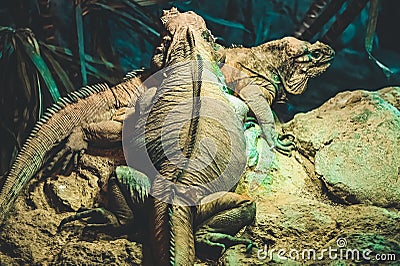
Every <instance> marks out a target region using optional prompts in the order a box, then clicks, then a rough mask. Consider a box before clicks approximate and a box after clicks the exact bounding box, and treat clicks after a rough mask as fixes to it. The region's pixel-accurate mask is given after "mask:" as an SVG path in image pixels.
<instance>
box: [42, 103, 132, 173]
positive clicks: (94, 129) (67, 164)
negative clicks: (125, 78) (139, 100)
mask: <svg viewBox="0 0 400 266" xmlns="http://www.w3.org/2000/svg"><path fill="white" fill-rule="evenodd" d="M133 114H134V108H130V109H128V112H127V109H126V108H120V109H118V110H116V112H115V113H114V115H113V117H112V118H110V119H109V120H102V121H99V122H93V123H88V124H85V125H82V126H79V127H76V128H75V129H74V130H73V131H72V133H71V134H70V135H69V136H68V137H67V138H66V139H65V140H63V142H62V143H61V144H59V145H57V147H56V152H54V153H50V154H49V157H50V158H51V160H49V163H48V164H47V166H46V168H45V169H44V173H45V175H50V174H54V173H61V174H68V173H70V172H71V171H72V170H73V168H75V167H76V166H77V164H78V161H79V157H80V156H81V155H82V153H84V152H85V151H86V150H87V148H88V147H89V146H95V147H101V148H108V147H113V146H117V145H121V141H122V133H121V132H122V123H123V121H124V118H125V117H133ZM52 154H55V155H54V156H52Z"/></svg>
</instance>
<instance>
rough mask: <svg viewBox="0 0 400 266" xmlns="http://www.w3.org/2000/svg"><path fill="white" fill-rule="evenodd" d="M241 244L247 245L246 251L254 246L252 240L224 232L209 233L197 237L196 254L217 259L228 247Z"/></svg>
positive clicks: (200, 256)
mask: <svg viewBox="0 0 400 266" xmlns="http://www.w3.org/2000/svg"><path fill="white" fill-rule="evenodd" d="M239 244H243V245H245V246H246V252H250V251H251V249H252V248H253V242H252V241H251V240H248V239H244V238H239V237H234V236H231V235H227V234H223V233H208V234H206V235H205V236H204V237H197V238H196V254H197V256H198V257H199V258H203V259H212V260H217V259H218V258H219V257H221V255H222V254H223V253H224V252H225V250H226V249H228V248H230V247H232V246H235V245H239Z"/></svg>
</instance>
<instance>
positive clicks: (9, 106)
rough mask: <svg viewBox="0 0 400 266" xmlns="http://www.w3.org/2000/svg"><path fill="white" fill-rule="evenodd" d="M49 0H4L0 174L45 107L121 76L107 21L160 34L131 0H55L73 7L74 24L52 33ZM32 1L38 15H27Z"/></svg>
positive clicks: (138, 32) (149, 37)
mask: <svg viewBox="0 0 400 266" xmlns="http://www.w3.org/2000/svg"><path fill="white" fill-rule="evenodd" d="M51 4H52V3H51V1H47V2H46V1H38V0H31V1H28V2H26V3H25V2H23V1H20V0H17V2H15V3H14V4H9V5H8V7H9V8H10V11H9V12H10V13H12V14H13V16H12V17H13V18H15V21H12V22H10V24H9V25H10V26H8V25H6V26H1V25H0V84H2V90H1V91H0V105H1V106H0V121H1V123H0V138H1V145H0V158H1V163H0V174H3V173H4V172H5V171H6V170H7V169H8V168H9V165H10V163H11V162H12V161H13V159H14V158H15V156H16V154H17V152H18V150H19V149H20V148H21V145H22V143H23V142H24V140H25V139H26V138H27V135H28V134H29V132H30V130H31V129H32V127H33V125H34V124H35V122H36V121H37V120H38V119H39V118H40V116H41V115H42V113H43V110H44V108H46V107H48V106H50V105H51V104H52V103H54V102H57V100H58V99H59V98H60V96H61V95H65V94H67V93H68V92H71V91H73V90H75V89H78V88H79V87H81V86H84V85H86V84H87V83H96V82H101V81H107V82H108V83H110V84H111V85H112V84H115V83H117V82H119V81H120V80H121V79H122V77H123V73H124V72H126V70H124V69H123V68H122V67H121V64H120V62H119V57H118V51H116V50H117V49H118V47H116V45H115V42H112V37H111V36H112V31H111V30H110V24H112V25H117V26H118V27H120V28H121V30H122V31H125V32H126V35H128V36H133V35H135V36H141V38H143V39H144V40H146V41H147V42H148V43H152V44H153V43H155V42H156V40H157V39H158V38H159V33H158V32H159V30H160V24H159V22H158V19H154V18H153V17H152V16H151V15H150V14H148V13H146V12H145V11H144V9H143V8H142V7H141V6H139V5H138V4H137V3H135V2H134V1H130V0H112V1H106V0H87V1H77V2H76V4H75V3H74V1H70V2H67V1H64V2H62V1H59V2H57V3H56V4H60V5H61V4H64V5H65V4H67V5H70V7H69V9H67V10H70V11H71V10H72V11H73V12H72V13H71V14H70V15H69V16H70V17H72V18H74V19H73V22H74V25H75V27H69V28H70V29H71V31H72V32H66V33H65V36H64V35H62V34H61V35H60V34H59V35H56V34H55V32H56V31H57V30H58V29H57V26H58V25H57V23H53V22H55V21H56V19H52V18H53V17H55V16H57V15H58V16H59V15H60V14H55V13H52V12H55V11H54V9H51V8H50V5H51ZM17 7H19V8H17ZM36 7H39V9H40V10H39V13H40V14H39V16H35V15H32V12H33V11H32V10H34V9H35V8H36ZM42 9H45V10H42ZM27 14H29V16H27ZM40 15H42V16H43V17H42V18H41V17H40ZM22 18H23V21H21V19H22ZM41 23H42V24H41ZM11 25H13V26H15V25H18V26H23V28H13V27H11ZM26 27H29V28H26ZM30 28H35V33H34V32H33V31H32V30H31V29H30ZM58 33H62V31H61V30H59V31H58ZM38 36H40V37H41V39H40V38H38ZM60 44H62V45H60ZM63 46H64V47H63Z"/></svg>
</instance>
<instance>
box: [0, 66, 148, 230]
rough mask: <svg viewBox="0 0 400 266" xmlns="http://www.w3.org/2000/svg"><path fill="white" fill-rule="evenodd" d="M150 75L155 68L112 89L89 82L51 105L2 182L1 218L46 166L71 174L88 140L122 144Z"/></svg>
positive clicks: (89, 141)
mask: <svg viewBox="0 0 400 266" xmlns="http://www.w3.org/2000/svg"><path fill="white" fill-rule="evenodd" d="M148 75H150V71H149V73H143V74H142V75H140V76H138V77H135V78H130V79H127V80H125V81H124V82H122V83H120V84H118V85H116V86H114V87H111V88H110V87H109V86H108V85H106V84H96V85H93V86H87V87H84V88H81V89H79V90H77V91H74V92H72V93H70V94H69V95H67V96H66V97H63V98H61V99H60V100H59V102H58V103H56V104H54V105H53V106H52V107H50V108H49V109H48V110H47V111H46V112H45V114H44V115H43V117H42V118H41V119H40V120H39V121H38V122H37V123H36V125H35V126H34V128H33V130H32V131H31V133H30V135H29V137H28V138H27V140H26V141H25V143H24V144H23V146H22V148H21V150H20V152H19V153H18V155H17V157H16V160H15V161H14V163H13V164H12V167H11V168H10V170H9V171H8V173H7V174H6V175H5V176H4V177H3V179H2V180H1V190H0V222H2V221H3V220H4V218H5V216H6V215H7V213H8V211H9V210H10V208H11V207H12V206H13V203H14V201H15V199H16V197H17V196H18V194H19V192H20V191H21V190H22V189H23V188H24V186H25V185H26V184H27V183H28V181H29V180H30V179H31V178H32V177H33V176H34V175H35V174H37V173H38V172H39V171H42V170H44V167H46V166H47V167H46V169H48V170H49V171H50V172H54V171H55V169H56V168H60V169H61V170H62V171H63V172H65V171H66V170H67V168H69V166H71V163H72V164H73V163H74V162H75V163H76V161H77V158H78V155H79V153H80V152H81V151H83V150H85V149H86V148H87V145H88V143H91V144H96V143H97V142H108V143H120V142H121V130H122V121H123V119H124V117H125V108H126V107H127V106H128V105H129V104H130V103H135V102H136V100H137V99H138V98H139V96H140V95H141V94H142V93H143V90H144V87H143V86H141V85H142V83H143V80H145V79H146V78H147V76H148Z"/></svg>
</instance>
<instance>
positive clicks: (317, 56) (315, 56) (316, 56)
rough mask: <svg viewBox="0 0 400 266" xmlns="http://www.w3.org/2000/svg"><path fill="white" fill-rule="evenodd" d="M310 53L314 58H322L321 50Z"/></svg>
mask: <svg viewBox="0 0 400 266" xmlns="http://www.w3.org/2000/svg"><path fill="white" fill-rule="evenodd" d="M310 55H311V57H312V58H314V59H320V58H321V56H322V54H321V53H320V52H318V51H311V53H310Z"/></svg>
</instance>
